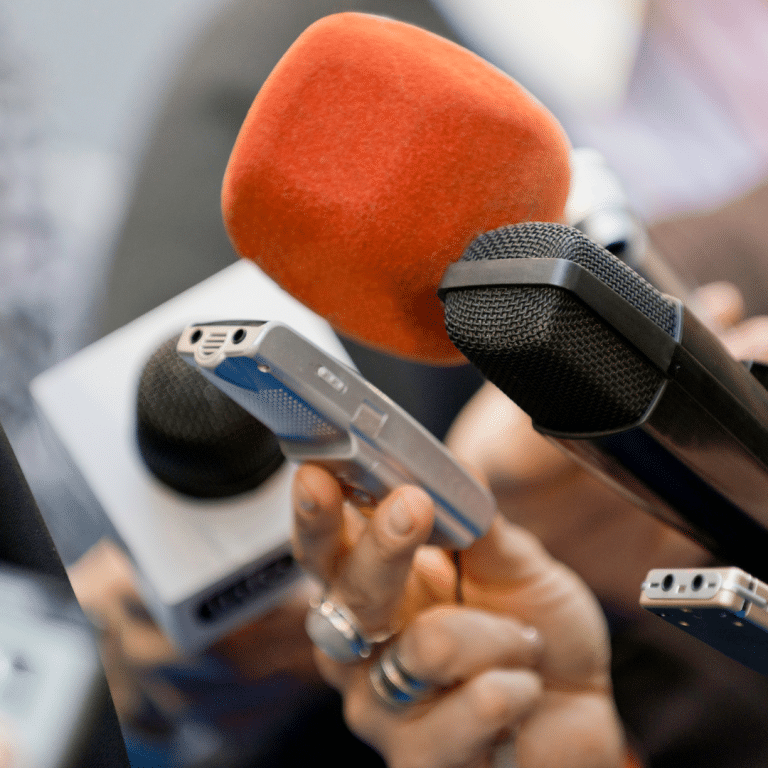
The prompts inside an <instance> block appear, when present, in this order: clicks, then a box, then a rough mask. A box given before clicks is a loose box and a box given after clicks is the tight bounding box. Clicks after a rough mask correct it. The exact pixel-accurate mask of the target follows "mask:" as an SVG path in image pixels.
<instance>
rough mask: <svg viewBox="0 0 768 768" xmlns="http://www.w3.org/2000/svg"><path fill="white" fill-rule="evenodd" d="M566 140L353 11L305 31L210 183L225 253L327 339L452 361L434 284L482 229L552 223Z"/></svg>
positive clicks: (423, 43)
mask: <svg viewBox="0 0 768 768" xmlns="http://www.w3.org/2000/svg"><path fill="white" fill-rule="evenodd" d="M569 179H570V166H569V144H568V140H567V138H566V136H565V134H564V132H563V130H562V128H561V127H560V125H559V124H558V122H557V121H556V120H555V118H554V117H553V116H552V115H551V114H550V113H549V112H548V111H547V110H546V109H545V108H544V107H543V106H542V105H541V104H540V103H539V102H538V101H536V100H535V99H534V98H533V97H532V96H531V95H530V94H529V93H528V92H527V91H525V90H524V89H523V88H522V87H521V86H520V85H519V84H518V83H516V82H515V81H514V80H512V79H511V78H509V77H508V76H507V75H505V74H504V73H502V72H501V71H500V70H498V69H496V68H495V67H493V66H492V65H490V64H488V63H487V62H485V61H484V60H483V59H481V58H479V57H478V56H476V55H474V54H473V53H470V52H469V51H467V50H466V49H464V48H462V47H461V46H458V45H456V44H454V43H452V42H450V41H448V40H445V39H444V38H441V37H439V36H437V35H434V34H432V33H430V32H427V31H425V30H423V29H420V28H418V27H415V26H412V25H410V24H405V23H402V22H399V21H394V20H391V19H387V18H383V17H379V16H371V15H367V14H361V13H340V14H336V15H333V16H327V17H325V18H323V19H321V20H319V21H317V22H315V23H314V24H312V25H311V26H310V27H308V28H307V29H306V30H305V31H304V32H303V33H302V34H301V36H300V37H299V38H298V39H297V40H296V42H295V43H294V44H293V45H292V46H291V47H290V48H289V49H288V51H287V52H286V53H285V55H284V56H283V57H282V59H281V60H280V61H279V62H278V64H277V66H276V67H275V69H274V70H273V71H272V73H271V74H270V76H269V77H268V79H267V80H266V81H265V83H264V85H263V87H262V88H261V90H260V92H259V93H258V95H257V96H256V99H255V100H254V102H253V105H252V106H251V108H250V110H249V112H248V115H247V117H246V119H245V121H244V123H243V126H242V128H241V130H240V134H239V136H238V138H237V141H236V143H235V146H234V148H233V150H232V155H231V157H230V160H229V163H228V166H227V169H226V172H225V176H224V183H223V188H222V212H223V217H224V224H225V227H226V229H227V232H228V234H229V237H230V239H231V241H232V244H233V246H234V248H235V250H236V251H237V252H238V253H239V254H240V255H241V256H244V257H246V258H249V259H252V260H253V261H255V262H256V263H257V264H258V265H259V266H260V267H261V268H262V269H263V270H264V271H265V272H266V273H267V274H268V275H270V276H271V277H272V278H273V279H274V280H275V281H276V282H277V283H278V284H279V285H281V286H282V287H283V288H284V289H286V290H287V291H288V292H289V293H291V294H292V295H293V296H295V297H296V298H297V299H299V300H300V301H301V302H302V303H304V304H305V305H307V306H308V307H310V308H311V309H312V310H314V311H315V312H317V313H318V314H320V315H322V316H323V317H325V318H326V319H327V320H328V321H329V322H330V323H331V325H333V326H334V328H335V329H336V330H338V331H340V332H341V333H343V334H346V335H347V336H350V337H352V338H354V339H357V340H358V341H362V342H364V343H366V344H368V345H370V346H373V347H375V348H379V349H382V350H385V351H387V352H390V353H393V354H396V355H398V356H401V357H405V358H409V359H413V360H418V361H421V362H430V363H438V364H453V363H459V362H462V361H463V357H462V355H461V353H460V352H458V350H457V349H456V348H455V347H454V346H453V345H452V344H451V342H450V340H449V339H448V336H447V334H446V331H445V327H444V322H443V311H442V306H441V304H440V301H439V299H438V298H437V295H436V289H437V286H438V284H439V283H440V280H441V278H442V275H443V272H444V271H445V269H446V267H447V266H448V265H449V264H451V263H452V262H454V261H457V260H458V259H459V258H460V256H461V254H462V252H463V251H464V249H465V248H466V246H467V245H468V244H469V243H470V242H471V240H472V239H473V238H475V237H476V236H477V235H479V234H480V233H482V232H486V231H488V230H490V229H494V228H496V227H498V226H501V225H503V224H514V223H518V222H523V221H560V220H561V219H562V215H563V209H564V206H565V200H566V197H567V194H568V186H569Z"/></svg>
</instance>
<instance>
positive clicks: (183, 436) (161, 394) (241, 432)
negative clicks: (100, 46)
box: [136, 337, 284, 498]
mask: <svg viewBox="0 0 768 768" xmlns="http://www.w3.org/2000/svg"><path fill="white" fill-rule="evenodd" d="M177 341H178V337H176V338H173V339H170V340H168V341H167V342H166V343H165V344H163V345H161V346H160V347H159V349H158V350H157V351H156V352H155V353H154V354H153V355H152V357H151V358H150V359H149V361H148V362H147V364H146V366H145V367H144V370H143V372H142V374H141V377H140V380H139V390H138V397H137V404H136V411H137V428H136V434H137V438H138V443H139V451H140V453H141V455H142V457H143V459H144V461H145V463H146V465H147V467H148V468H149V470H150V471H151V472H152V473H153V474H154V475H155V476H156V477H157V478H159V479H160V480H162V481H163V482H164V483H166V484H167V485H169V486H170V487H171V488H173V489H174V490H176V491H179V492H180V493H183V494H185V495H187V496H194V497H198V498H223V497H226V496H232V495H234V494H237V493H243V492H245V491H249V490H252V489H254V488H256V487H257V486H258V485H260V484H261V483H262V482H263V481H264V480H266V478H267V477H269V475H271V474H272V473H273V472H274V471H275V470H276V469H277V468H278V467H279V466H280V465H281V464H282V462H283V459H284V457H283V455H282V453H281V451H280V446H279V444H278V442H277V438H276V437H275V436H274V434H273V433H272V432H271V431H270V430H269V429H267V427H265V426H264V425H263V424H262V423H261V422H260V421H258V420H257V419H255V418H254V417H253V416H251V415H250V414H249V413H248V412H247V411H245V410H243V409H242V408H241V407H240V406H239V405H238V404H237V403H235V402H234V401H233V400H231V399H230V398H229V397H227V395H225V394H224V393H223V392H221V390H219V389H218V388H217V387H215V386H214V385H213V384H211V383H210V382H209V381H208V380H207V379H206V378H205V377H204V376H203V375H202V374H200V373H199V372H198V371H196V370H195V369H194V368H192V367H191V366H190V365H188V364H187V363H185V362H184V361H183V360H182V359H181V358H180V357H179V355H178V354H177V353H176V343H177Z"/></svg>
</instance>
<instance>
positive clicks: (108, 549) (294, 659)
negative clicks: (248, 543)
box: [69, 539, 320, 728]
mask: <svg viewBox="0 0 768 768" xmlns="http://www.w3.org/2000/svg"><path fill="white" fill-rule="evenodd" d="M69 578H70V581H71V583H72V587H73V589H74V591H75V595H76V596H77V599H78V601H79V603H80V605H81V607H82V608H83V610H84V612H85V613H86V615H87V616H88V617H89V618H90V619H91V621H92V623H93V624H94V625H95V626H96V627H97V628H98V630H99V645H100V651H101V655H102V663H103V666H104V670H105V673H106V677H107V681H108V683H109V688H110V692H111V694H112V698H113V700H114V703H115V708H116V710H117V714H118V716H119V718H120V719H121V720H122V721H123V722H125V723H130V724H132V725H133V726H134V727H138V728H141V727H142V722H141V716H142V713H143V710H144V703H145V702H146V701H150V702H151V703H152V704H153V705H154V706H155V707H156V708H157V709H159V710H160V712H162V713H163V714H164V715H166V716H169V717H173V716H174V715H175V714H177V713H180V712H182V711H183V710H184V708H185V707H186V705H187V702H186V700H185V698H184V696H182V694H181V693H179V692H178V691H177V690H176V689H175V688H173V687H172V686H171V685H170V683H168V682H166V681H164V680H163V679H162V678H161V677H159V676H157V675H155V674H154V672H155V671H156V670H157V669H158V668H161V667H164V666H166V665H173V664H174V663H176V662H183V661H185V655H184V653H183V652H182V650H181V649H180V648H178V647H177V646H176V645H175V644H174V643H173V642H172V641H171V640H170V639H169V638H168V636H167V635H166V634H165V633H164V632H163V631H162V630H161V629H160V627H158V625H157V624H156V623H155V622H154V621H153V620H152V617H151V616H150V614H149V612H148V611H147V609H146V607H145V606H144V603H143V601H142V598H141V596H140V594H139V591H138V588H137V578H136V574H135V572H134V569H133V566H132V564H131V562H130V560H129V559H128V557H127V556H126V555H125V553H124V552H123V551H122V550H121V549H120V548H119V547H117V546H116V545H115V544H114V543H113V542H111V541H109V540H107V539H102V540H101V541H100V542H98V543H97V544H96V545H94V546H93V547H92V548H91V549H90V550H88V551H87V552H86V553H85V554H84V555H83V556H82V557H81V558H80V559H79V560H78V561H77V562H76V563H75V564H74V565H73V566H72V567H71V568H70V569H69ZM315 592H316V589H315V586H314V585H312V584H310V583H305V584H303V585H300V586H298V587H297V588H296V590H295V591H294V592H293V594H292V595H291V596H290V597H288V598H287V599H286V600H285V602H284V603H283V604H282V605H280V606H279V607H278V608H276V609H274V610H272V611H270V612H268V613H266V614H264V615H262V616H259V617H258V619H255V620H253V621H250V622H247V623H246V624H244V625H241V626H239V627H237V628H236V629H234V630H233V631H231V632H229V633H228V634H227V635H226V636H224V637H223V638H221V639H220V640H218V641H217V642H216V643H215V644H214V645H213V650H214V651H215V652H216V653H217V655H218V657H219V658H220V659H222V660H223V661H225V662H226V663H227V664H228V665H229V667H230V668H231V669H232V670H233V671H234V672H235V673H236V674H237V675H238V677H239V678H240V679H241V680H242V681H243V682H244V683H248V682H253V681H255V680H259V679H261V678H264V677H267V676H269V675H272V674H275V673H278V672H288V673H290V674H292V675H294V676H295V677H297V678H300V679H302V680H304V681H309V682H318V683H319V682H320V679H319V676H318V674H317V670H316V668H315V665H314V663H313V660H312V649H311V644H310V642H309V640H308V638H307V637H306V634H305V632H304V616H305V615H306V607H307V601H308V600H309V599H310V597H311V596H313V595H315Z"/></svg>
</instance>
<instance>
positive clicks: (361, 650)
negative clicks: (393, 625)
mask: <svg viewBox="0 0 768 768" xmlns="http://www.w3.org/2000/svg"><path fill="white" fill-rule="evenodd" d="M305 628H306V630H307V634H308V635H309V639H310V640H311V641H312V643H313V644H314V645H315V646H316V647H317V648H319V649H320V650H321V651H323V653H325V654H327V655H328V656H330V657H331V658H332V659H335V660H336V661H338V662H341V663H342V664H350V663H352V662H355V661H360V660H361V659H367V658H368V657H369V656H370V655H371V651H372V650H373V648H374V646H375V645H377V644H378V643H383V642H386V641H387V640H389V638H390V637H392V634H393V633H392V632H379V633H376V634H375V635H370V634H365V633H364V632H363V631H362V629H361V628H360V622H359V621H358V620H357V617H356V616H355V614H354V613H353V612H352V611H351V610H350V609H349V608H348V607H347V606H346V605H344V604H343V603H338V602H336V601H334V600H331V599H330V598H328V597H327V596H323V597H322V598H321V599H320V600H313V601H312V602H310V604H309V612H308V613H307V618H306V622H305Z"/></svg>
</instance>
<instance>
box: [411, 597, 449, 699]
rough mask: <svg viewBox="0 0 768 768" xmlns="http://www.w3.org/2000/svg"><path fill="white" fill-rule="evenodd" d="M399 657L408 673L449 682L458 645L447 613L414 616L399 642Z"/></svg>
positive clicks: (444, 611)
mask: <svg viewBox="0 0 768 768" xmlns="http://www.w3.org/2000/svg"><path fill="white" fill-rule="evenodd" d="M400 642H401V643H402V644H403V645H402V646H401V648H402V650H401V658H402V655H403V654H405V655H406V658H407V659H408V668H409V671H410V672H412V673H413V674H414V675H416V676H417V677H418V676H425V677H427V678H429V679H432V678H434V679H437V680H440V681H441V682H443V683H444V684H445V683H448V682H449V681H448V680H446V677H450V675H451V670H452V669H453V668H454V667H455V663H456V655H457V645H456V637H455V632H454V630H453V627H452V626H451V620H450V611H449V610H446V609H443V608H435V609H432V610H429V611H426V612H424V613H422V614H420V615H419V616H417V617H416V618H415V619H414V621H413V623H412V624H411V626H410V627H409V629H408V633H407V635H404V636H403V638H402V639H401V641H400Z"/></svg>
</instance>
